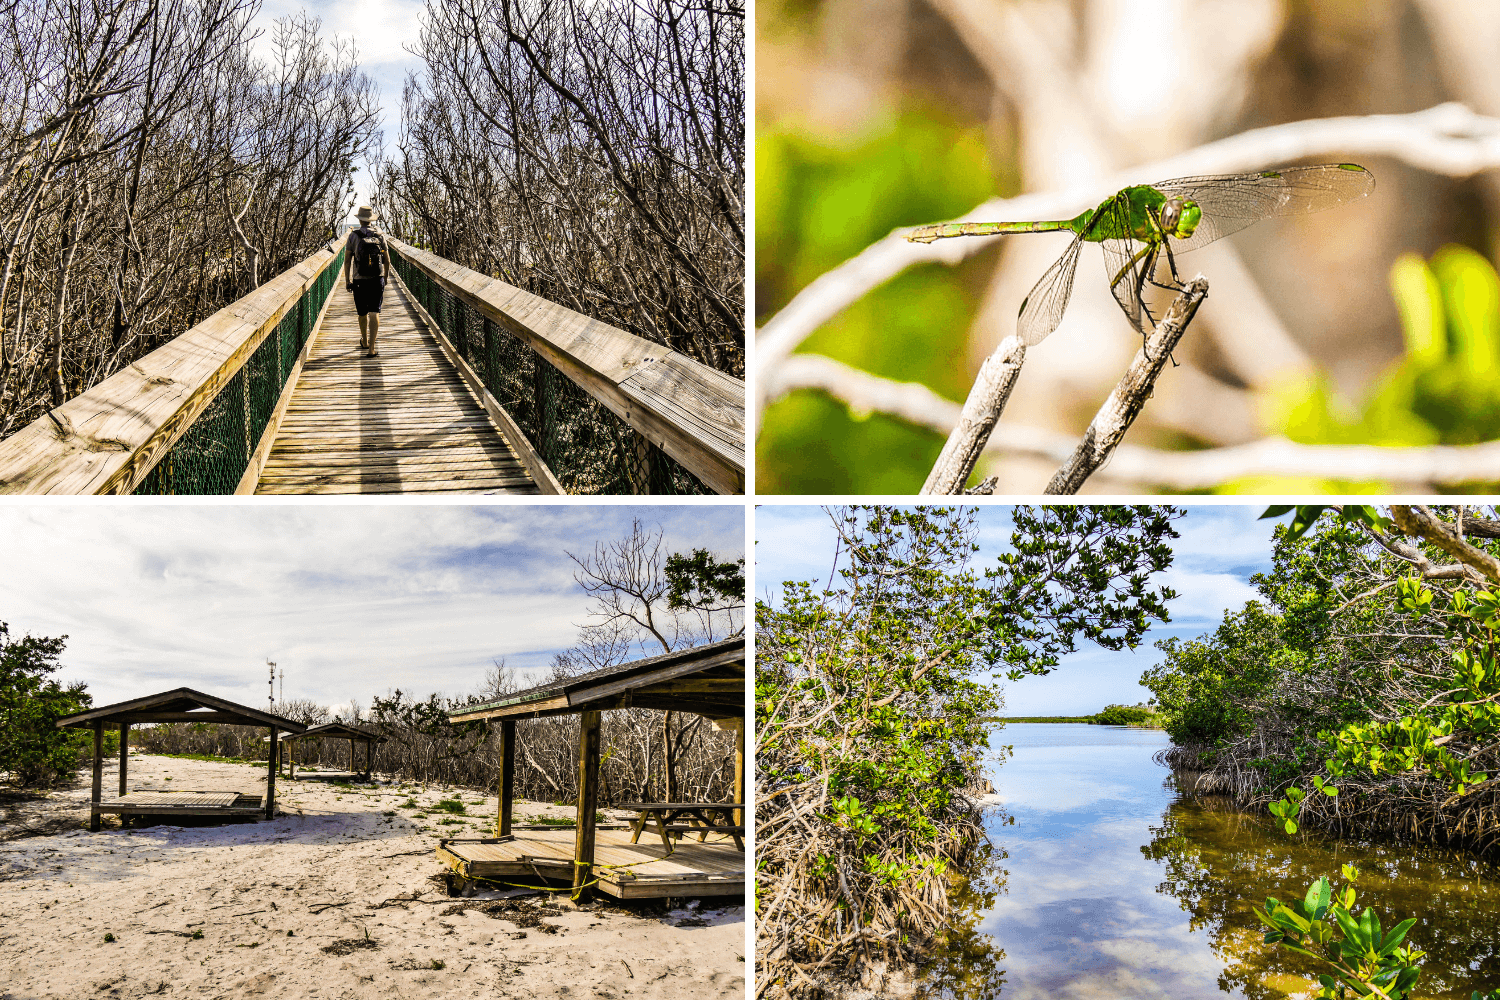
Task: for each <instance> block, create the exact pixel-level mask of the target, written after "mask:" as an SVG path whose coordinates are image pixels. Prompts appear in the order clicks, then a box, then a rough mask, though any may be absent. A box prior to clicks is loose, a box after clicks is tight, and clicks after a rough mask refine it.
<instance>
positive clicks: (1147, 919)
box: [924, 723, 1500, 1000]
mask: <svg viewBox="0 0 1500 1000" xmlns="http://www.w3.org/2000/svg"><path fill="white" fill-rule="evenodd" d="M991 743H992V744H993V745H994V746H996V747H998V746H999V745H1001V744H1008V745H1011V746H1013V747H1014V748H1015V752H1014V756H1013V757H1012V758H1011V759H1009V760H1006V761H1005V762H1004V764H1003V766H1000V765H998V762H997V763H996V764H995V766H992V767H991V769H990V779H991V781H993V782H994V785H995V788H996V791H997V792H998V793H999V797H1000V799H1001V800H1003V803H1004V804H1003V806H1001V807H999V808H997V809H995V810H993V811H992V813H991V815H990V816H989V819H988V821H987V824H986V825H987V827H988V829H989V833H990V838H991V840H992V841H993V849H992V850H991V851H990V852H989V854H988V855H987V856H986V857H985V858H984V859H983V861H982V863H981V864H980V865H979V867H978V869H977V870H976V871H975V873H974V876H973V879H972V881H971V884H970V890H969V892H968V893H967V894H966V900H967V901H966V903H965V905H964V907H963V909H962V911H961V913H960V919H959V921H958V925H959V926H958V929H957V930H956V931H955V932H954V934H953V935H952V936H951V937H950V940H949V942H948V945H947V947H946V948H945V949H944V951H943V953H942V954H941V955H940V956H939V957H938V958H937V959H936V960H935V961H934V962H933V963H932V964H931V965H929V966H928V968H927V969H926V972H925V976H926V980H925V982H926V989H925V990H924V995H925V996H926V997H928V998H938V997H957V998H965V1000H969V998H973V1000H984V998H988V997H1004V998H1006V1000H1031V998H1041V997H1047V998H1058V997H1063V998H1070V997H1071V998H1079V1000H1084V998H1094V997H1100V998H1103V997H1109V998H1121V1000H1124V998H1141V1000H1145V998H1157V997H1162V998H1173V1000H1176V998H1189V997H1192V998H1212V997H1219V996H1223V995H1226V994H1227V995H1229V996H1235V997H1249V998H1255V1000H1274V998H1280V997H1288V996H1294V995H1297V994H1301V993H1304V992H1305V991H1306V992H1310V988H1312V989H1315V988H1316V985H1315V983H1313V981H1312V976H1314V975H1316V973H1317V972H1320V971H1326V970H1325V969H1321V968H1317V967H1316V966H1315V965H1314V964H1313V963H1312V962H1311V961H1310V960H1299V959H1297V957H1296V956H1290V955H1285V954H1278V953H1277V952H1276V950H1275V949H1274V948H1273V947H1272V946H1269V945H1266V944H1264V943H1263V941H1262V936H1263V931H1262V929H1261V928H1260V925H1259V923H1258V922H1257V921H1256V919H1255V916H1254V914H1253V913H1252V912H1251V909H1250V908H1251V906H1252V905H1253V904H1254V905H1264V903H1265V897H1266V896H1267V895H1272V896H1277V897H1278V898H1281V899H1288V898H1291V897H1293V896H1300V895H1302V894H1303V893H1304V892H1305V891H1306V888H1307V886H1308V884H1309V883H1310V882H1312V881H1313V880H1315V879H1316V878H1317V877H1318V876H1319V875H1323V874H1327V875H1329V877H1330V878H1333V879H1334V880H1335V881H1336V882H1337V881H1338V878H1339V865H1340V863H1341V862H1352V863H1354V864H1356V865H1358V866H1359V868H1360V870H1361V872H1362V873H1363V874H1362V877H1361V878H1360V880H1359V883H1358V884H1357V889H1358V892H1359V906H1360V907H1363V906H1364V905H1365V904H1366V903H1369V904H1372V905H1374V906H1375V908H1376V911H1377V912H1378V913H1380V915H1381V918H1382V920H1381V922H1382V924H1383V925H1385V926H1387V927H1389V926H1391V925H1392V924H1394V923H1395V922H1396V920H1397V919H1401V918H1404V917H1408V916H1415V917H1419V918H1420V923H1418V925H1417V926H1416V927H1414V928H1413V929H1412V932H1411V934H1410V937H1409V940H1411V941H1413V942H1414V943H1416V944H1417V945H1418V946H1419V947H1422V948H1423V949H1425V950H1426V951H1427V952H1428V954H1429V957H1428V959H1427V962H1426V963H1425V965H1424V966H1423V973H1422V978H1421V980H1420V981H1419V982H1418V986H1417V994H1416V995H1418V996H1422V997H1441V998H1460V997H1461V998H1463V1000H1468V997H1469V994H1470V991H1471V990H1481V991H1483V990H1487V989H1495V988H1500V889H1497V884H1500V883H1497V878H1500V867H1497V865H1495V864H1494V863H1492V862H1489V861H1481V860H1478V859H1475V858H1473V857H1469V856H1466V855H1464V854H1463V853H1460V852H1455V851H1448V850H1439V849H1417V848H1412V847H1410V846H1399V845H1392V844H1384V843H1364V842H1359V843H1355V842H1350V841H1343V842H1338V841H1334V840H1331V839H1326V838H1322V837H1319V836H1317V835H1310V836H1299V837H1286V836H1284V835H1282V834H1281V833H1279V832H1278V831H1277V830H1275V829H1274V828H1272V827H1271V826H1270V824H1269V823H1266V822H1262V821H1261V820H1260V819H1259V818H1258V817H1251V816H1247V815H1245V814H1243V813H1239V812H1236V811H1234V810H1232V809H1228V808H1225V807H1218V806H1212V805H1203V804H1198V803H1193V802H1191V801H1188V800H1186V799H1185V798H1183V797H1182V796H1180V795H1179V794H1178V793H1177V792H1176V791H1175V789H1174V788H1173V786H1172V782H1171V776H1170V772H1168V771H1167V770H1166V769H1165V768H1163V767H1161V766H1160V765H1158V764H1156V763H1155V762H1154V761H1153V760H1152V759H1151V758H1152V755H1153V754H1155V753H1156V752H1157V751H1158V750H1160V749H1162V748H1163V747H1165V746H1167V745H1168V742H1167V738H1166V735H1165V734H1164V733H1161V732H1157V731H1154V730H1137V729H1123V728H1115V727H1106V726H1089V725H1069V724H1047V723H1011V724H1009V725H1007V726H1005V727H1004V728H1003V729H1001V730H999V731H998V732H997V733H996V734H995V735H994V736H993V737H992V739H991Z"/></svg>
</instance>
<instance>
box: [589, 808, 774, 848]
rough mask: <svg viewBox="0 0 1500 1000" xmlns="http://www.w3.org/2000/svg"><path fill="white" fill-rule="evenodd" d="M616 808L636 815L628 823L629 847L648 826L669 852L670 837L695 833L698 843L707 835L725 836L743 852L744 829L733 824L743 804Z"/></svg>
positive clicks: (638, 839) (637, 840) (706, 837)
mask: <svg viewBox="0 0 1500 1000" xmlns="http://www.w3.org/2000/svg"><path fill="white" fill-rule="evenodd" d="M618 808H620V809H630V810H633V811H634V812H635V814H636V817H635V819H633V820H631V821H630V830H631V837H630V842H631V843H632V844H634V843H638V842H639V841H640V839H641V834H642V833H643V832H645V830H646V828H647V824H650V825H651V826H652V827H653V828H654V829H655V831H656V832H657V833H658V834H660V835H661V842H662V843H663V844H665V845H666V846H667V847H669V848H670V847H671V846H672V841H671V837H673V836H678V837H680V836H682V835H683V834H684V833H696V834H697V835H698V842H699V843H702V842H703V841H705V840H707V839H708V835H709V834H710V833H727V834H729V836H730V837H731V838H733V840H734V846H735V847H736V848H738V849H739V850H741V851H743V850H744V849H745V840H744V837H745V828H744V826H742V825H740V824H738V823H736V822H735V814H736V812H737V811H738V810H741V809H744V808H745V804H744V803H743V802H621V803H620V805H619V807H618Z"/></svg>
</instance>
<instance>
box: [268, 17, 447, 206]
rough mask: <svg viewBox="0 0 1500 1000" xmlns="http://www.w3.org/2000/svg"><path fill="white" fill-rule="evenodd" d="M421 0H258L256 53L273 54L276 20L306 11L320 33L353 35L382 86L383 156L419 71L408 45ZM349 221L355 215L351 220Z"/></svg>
mask: <svg viewBox="0 0 1500 1000" xmlns="http://www.w3.org/2000/svg"><path fill="white" fill-rule="evenodd" d="M425 6H426V3H425V0H347V2H344V3H333V2H331V0H305V2H304V0H262V2H261V7H260V13H259V14H257V15H256V17H255V20H254V21H253V22H252V23H253V25H254V26H255V27H256V28H259V29H260V31H261V37H260V38H259V39H258V40H257V41H256V43H255V46H254V48H255V52H256V54H257V55H259V56H260V57H261V58H263V59H268V58H269V57H270V55H271V45H270V40H271V27H272V25H274V24H275V22H276V21H277V19H278V18H283V17H287V16H290V15H293V14H296V13H297V12H298V11H301V10H306V11H307V12H308V13H309V14H311V15H313V16H314V17H317V18H319V19H320V20H322V22H323V32H322V34H323V37H324V38H330V37H332V36H335V35H337V36H338V37H341V38H345V39H352V40H353V41H354V44H355V47H356V49H357V51H358V56H359V64H360V68H361V69H363V70H364V71H365V73H367V74H368V75H369V76H370V78H371V79H373V80H374V81H375V84H376V86H377V87H379V89H380V97H379V100H380V106H381V131H382V132H383V133H384V136H385V149H386V153H387V155H393V154H394V153H395V150H396V141H397V139H398V138H399V134H400V131H401V88H402V86H403V84H404V83H405V80H406V74H407V71H408V70H415V71H418V72H420V71H421V69H422V65H423V64H422V60H420V59H418V58H417V57H416V56H414V55H412V54H411V53H410V52H409V51H407V49H409V48H412V47H414V46H415V44H416V40H417V32H418V29H419V26H420V15H421V13H422V9H423V8H424V7H425ZM369 182H370V167H369V166H368V165H367V164H360V165H359V171H358V172H357V173H356V174H355V175H354V186H355V188H356V189H357V197H358V198H359V203H364V202H368V201H369V197H370V189H369ZM348 221H350V222H353V221H354V220H353V217H352V216H351V217H350V218H349V220H348Z"/></svg>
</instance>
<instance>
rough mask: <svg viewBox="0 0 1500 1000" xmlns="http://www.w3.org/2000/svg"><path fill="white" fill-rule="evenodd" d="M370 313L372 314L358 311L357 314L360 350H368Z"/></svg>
mask: <svg viewBox="0 0 1500 1000" xmlns="http://www.w3.org/2000/svg"><path fill="white" fill-rule="evenodd" d="M371 315H373V314H372V313H360V314H359V348H360V350H362V351H368V350H369V349H370V334H369V328H370V322H369V321H370V316H371Z"/></svg>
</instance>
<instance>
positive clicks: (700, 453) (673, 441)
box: [390, 238, 745, 493]
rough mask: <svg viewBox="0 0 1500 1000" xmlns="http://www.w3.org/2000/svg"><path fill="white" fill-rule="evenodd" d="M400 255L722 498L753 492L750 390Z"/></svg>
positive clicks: (461, 274) (489, 283)
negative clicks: (748, 463)
mask: <svg viewBox="0 0 1500 1000" xmlns="http://www.w3.org/2000/svg"><path fill="white" fill-rule="evenodd" d="M390 243H391V246H392V248H393V249H394V250H395V251H396V252H397V253H399V254H400V255H401V256H402V257H404V258H405V259H406V260H407V261H409V262H410V263H411V264H413V265H414V266H416V267H417V268H418V269H420V270H421V271H422V272H423V274H424V275H426V277H427V278H428V279H429V280H431V281H433V282H435V283H436V284H437V285H439V286H440V287H442V288H443V289H445V290H446V291H447V292H448V293H449V294H451V295H453V296H454V297H456V298H458V299H460V300H462V301H464V302H465V303H467V304H468V305H469V306H470V308H472V309H474V310H476V311H477V312H479V313H480V314H481V315H482V316H484V317H485V318H487V319H490V320H492V321H494V322H496V323H498V324H500V326H501V327H503V328H504V329H505V330H506V331H507V332H508V333H510V334H512V335H514V336H516V337H517V338H519V339H520V340H521V341H522V342H523V343H525V344H526V345H527V346H529V347H531V348H532V349H533V350H535V351H536V352H537V353H538V354H540V355H542V357H543V358H545V359H546V360H547V361H548V362H550V363H551V364H552V366H553V367H554V368H556V369H557V370H558V371H560V372H561V373H562V374H564V375H566V376H567V377H568V378H569V379H571V380H572V381H573V382H574V383H576V384H577V385H578V386H579V387H580V388H582V389H583V390H584V391H585V392H587V393H588V394H589V395H590V396H592V397H593V398H594V399H596V400H598V401H599V402H600V403H601V404H602V405H603V406H604V407H605V408H606V409H608V410H609V411H610V412H611V413H613V414H615V416H617V417H619V418H620V419H621V420H622V421H624V422H625V423H626V424H627V425H628V426H630V427H631V428H632V429H633V430H635V431H636V432H637V433H638V434H640V435H641V436H642V437H644V438H645V439H646V440H648V441H650V442H651V443H652V444H654V445H656V446H657V447H658V448H660V449H661V450H662V451H664V452H666V453H667V454H668V455H671V456H672V457H673V458H674V459H676V460H677V461H678V462H679V463H681V464H682V466H683V467H684V468H686V469H687V470H688V471H690V472H692V473H693V474H694V475H695V476H697V477H698V478H699V479H701V480H702V481H703V482H705V483H706V484H708V486H709V487H710V488H712V489H714V490H717V491H718V492H720V493H743V492H744V491H745V383H744V382H743V381H742V380H740V379H737V378H734V377H732V376H729V375H725V374H724V373H723V372H720V371H716V370H715V369H713V368H710V367H709V366H707V365H704V364H701V363H699V362H697V361H694V360H693V359H691V358H689V357H687V356H686V355H684V354H679V353H678V352H676V351H673V350H671V349H670V348H668V347H665V346H663V345H661V344H655V343H652V342H651V341H649V340H645V339H643V338H641V337H637V336H635V335H633V334H630V333H626V332H625V331H624V330H620V329H618V328H616V327H613V326H610V325H609V324H607V323H602V322H600V321H599V320H596V319H593V318H591V317H589V316H585V315H583V314H582V313H577V312H574V311H573V310H571V309H568V308H566V307H565V306H561V305H558V304H557V303H555V302H551V301H549V300H547V299H544V298H541V297H540V296H537V295H532V294H531V293H530V292H525V291H522V290H521V289H519V288H516V287H514V286H513V285H508V284H506V283H505V282H503V281H501V280H500V279H499V278H491V277H489V276H488V275H484V274H480V273H479V272H478V271H471V270H469V269H468V268H466V267H463V266H461V265H459V264H455V263H454V262H453V261H450V260H445V259H443V258H442V257H438V256H436V255H434V254H430V253H428V252H427V251H425V250H418V249H417V248H416V247H413V246H409V245H407V244H405V243H403V242H401V241H400V240H397V239H394V238H393V239H391V240H390Z"/></svg>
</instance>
